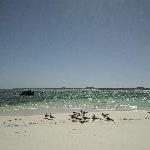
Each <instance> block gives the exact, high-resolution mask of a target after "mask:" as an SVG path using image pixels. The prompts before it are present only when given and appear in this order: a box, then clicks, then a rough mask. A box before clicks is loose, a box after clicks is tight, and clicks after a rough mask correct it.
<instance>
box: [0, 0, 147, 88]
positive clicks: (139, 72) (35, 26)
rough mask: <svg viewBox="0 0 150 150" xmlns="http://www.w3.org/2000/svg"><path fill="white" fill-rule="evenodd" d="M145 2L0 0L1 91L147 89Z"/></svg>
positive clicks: (126, 0)
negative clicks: (108, 88)
mask: <svg viewBox="0 0 150 150" xmlns="http://www.w3.org/2000/svg"><path fill="white" fill-rule="evenodd" d="M149 58H150V1H149V0H0V88H49V87H63V86H65V87H85V86H94V87H137V86H144V87H150V59H149Z"/></svg>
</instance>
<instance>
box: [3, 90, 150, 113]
mask: <svg viewBox="0 0 150 150" xmlns="http://www.w3.org/2000/svg"><path fill="white" fill-rule="evenodd" d="M25 90H29V89H1V90H0V110H1V112H2V111H3V112H5V111H12V110H13V111H17V110H22V111H25V110H30V111H31V112H32V111H33V110H42V109H57V110H58V111H59V110H60V111H62V110H63V111H66V110H72V109H81V108H84V109H87V110H95V111H97V110H150V90H141V89H129V90H127V89H121V90H116V89H105V90H104V89H30V90H32V91H34V95H33V96H21V95H20V93H21V92H22V91H25Z"/></svg>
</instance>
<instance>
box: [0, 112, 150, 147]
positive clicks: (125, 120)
mask: <svg viewBox="0 0 150 150" xmlns="http://www.w3.org/2000/svg"><path fill="white" fill-rule="evenodd" d="M101 113H102V112H93V113H92V112H90V113H88V114H87V116H88V117H91V116H92V115H93V114H95V115H96V116H97V117H99V118H100V119H97V120H95V121H92V120H91V119H90V120H89V121H88V122H85V123H80V122H72V121H71V119H70V116H69V114H70V113H57V114H53V116H55V118H54V119H50V120H48V119H44V115H43V116H0V149H1V150H20V149H21V150H27V149H28V150H41V149H44V150H50V149H51V150H71V149H72V150H91V149H92V150H100V149H102V150H110V149H111V150H141V149H143V150H149V147H150V142H149V139H150V134H149V131H150V114H149V113H147V112H146V111H137V112H132V111H121V112H119V111H110V112H108V111H107V112H103V113H109V114H110V115H109V116H110V118H113V119H114V121H107V120H106V119H105V118H104V117H103V116H102V115H101Z"/></svg>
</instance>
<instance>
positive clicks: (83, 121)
mask: <svg viewBox="0 0 150 150" xmlns="http://www.w3.org/2000/svg"><path fill="white" fill-rule="evenodd" d="M79 122H80V123H81V124H83V123H85V122H88V120H80V121H79Z"/></svg>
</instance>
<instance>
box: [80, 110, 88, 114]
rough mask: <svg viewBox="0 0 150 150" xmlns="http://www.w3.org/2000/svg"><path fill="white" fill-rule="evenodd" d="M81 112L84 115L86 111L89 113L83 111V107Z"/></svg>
mask: <svg viewBox="0 0 150 150" xmlns="http://www.w3.org/2000/svg"><path fill="white" fill-rule="evenodd" d="M80 112H81V114H82V115H83V116H84V115H85V114H86V113H88V112H87V111H83V110H82V109H81V111H80Z"/></svg>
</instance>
